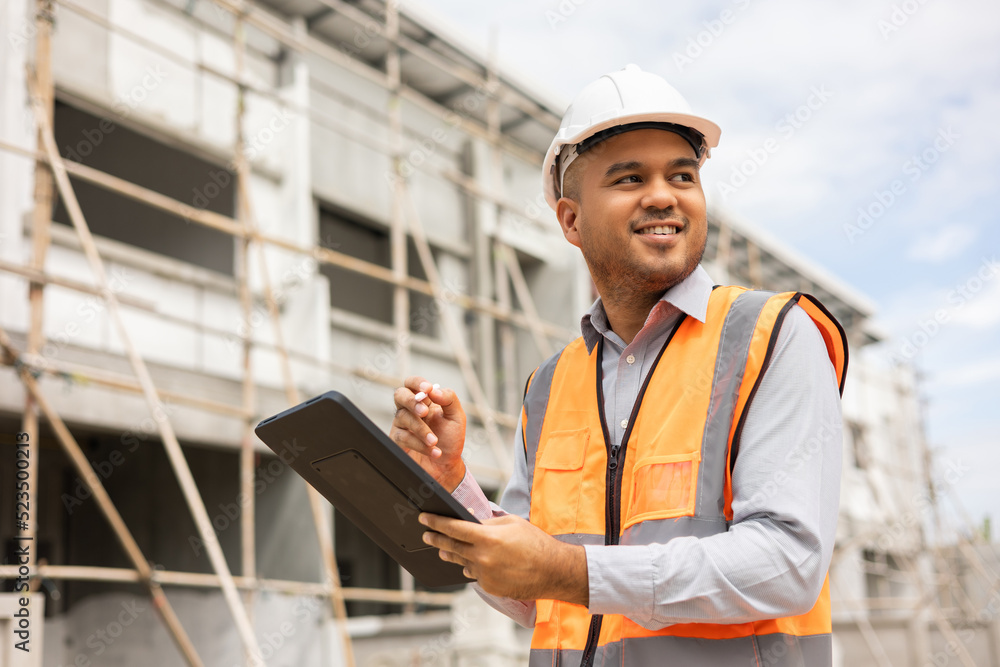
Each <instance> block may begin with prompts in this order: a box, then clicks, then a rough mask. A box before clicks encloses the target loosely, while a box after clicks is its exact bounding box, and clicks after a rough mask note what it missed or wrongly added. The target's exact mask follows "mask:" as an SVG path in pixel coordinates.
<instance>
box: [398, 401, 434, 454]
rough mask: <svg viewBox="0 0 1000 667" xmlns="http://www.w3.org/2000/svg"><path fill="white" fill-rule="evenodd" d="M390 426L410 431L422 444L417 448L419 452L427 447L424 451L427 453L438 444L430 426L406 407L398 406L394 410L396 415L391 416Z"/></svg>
mask: <svg viewBox="0 0 1000 667" xmlns="http://www.w3.org/2000/svg"><path fill="white" fill-rule="evenodd" d="M392 426H393V428H394V429H399V430H402V431H408V432H409V433H412V434H413V437H415V438H416V439H417V440H419V441H420V442H421V444H422V448H421V449H420V450H419V451H421V452H423V451H424V449H427V452H424V453H429V452H430V450H431V449H433V448H434V447H435V446H437V444H438V437H437V436H436V435H435V434H434V433H433V432H432V431H431V427H430V426H428V425H427V424H426V423H425V422H424V421H423V420H422V419H420V418H419V417H417V416H416V415H415V414H413V413H412V412H410V411H409V410H407V409H406V408H400V409H399V410H397V411H396V416H395V417H393V418H392ZM397 442H399V441H398V440H397ZM400 444H402V443H400Z"/></svg>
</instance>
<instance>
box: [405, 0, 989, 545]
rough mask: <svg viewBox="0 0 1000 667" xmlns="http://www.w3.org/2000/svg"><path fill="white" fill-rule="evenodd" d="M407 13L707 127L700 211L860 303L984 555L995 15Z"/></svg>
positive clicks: (832, 10) (624, 10)
mask: <svg viewBox="0 0 1000 667" xmlns="http://www.w3.org/2000/svg"><path fill="white" fill-rule="evenodd" d="M409 4H414V5H420V6H421V7H422V8H424V9H426V10H428V11H430V12H432V13H433V14H436V15H438V16H439V17H440V18H441V19H442V20H443V21H444V22H445V23H449V24H451V25H452V26H454V27H455V28H456V29H457V30H460V31H461V33H462V34H463V35H464V36H465V38H466V39H467V40H468V41H470V42H472V43H476V44H479V45H481V48H482V49H485V48H486V45H487V44H488V43H489V40H490V38H491V35H494V34H495V36H496V37H495V38H496V45H497V46H496V49H497V57H498V59H499V62H500V63H501V66H502V67H504V68H505V69H508V70H509V71H512V72H515V73H517V74H519V75H522V76H524V77H526V78H527V79H529V80H531V81H533V82H534V83H535V85H536V87H537V88H538V89H540V90H544V91H548V92H549V93H550V94H551V95H552V96H553V97H554V99H561V100H565V102H567V103H568V102H569V101H570V100H571V99H572V98H573V97H574V96H575V95H576V93H577V92H579V90H580V89H581V88H582V87H583V86H585V85H586V84H587V83H589V82H590V81H592V80H594V79H595V78H597V77H598V76H600V75H601V74H604V73H607V72H611V71H614V70H618V69H621V68H622V67H623V66H624V65H625V64H626V63H636V64H638V65H639V66H640V67H642V69H644V70H648V71H652V72H656V73H658V74H660V75H661V76H663V77H664V78H665V79H667V80H668V81H669V82H670V83H671V84H673V85H674V86H675V87H676V88H677V89H678V90H680V91H681V92H682V93H683V94H684V96H685V97H686V98H687V100H688V101H689V102H690V103H691V106H692V107H693V109H694V110H695V112H696V113H700V114H701V115H704V116H706V117H708V118H710V119H712V120H714V121H715V122H716V123H718V124H719V125H720V126H721V127H722V140H721V143H720V145H719V147H718V148H717V149H716V150H714V151H713V153H712V159H710V160H709V161H708V163H707V164H706V166H705V168H704V169H703V172H702V173H703V178H704V184H705V191H706V196H707V197H708V201H709V203H710V204H714V205H717V206H720V207H724V208H725V209H726V210H728V211H731V212H733V213H735V214H737V215H738V216H739V217H741V218H743V219H745V220H747V221H749V222H751V223H753V224H754V225H756V226H758V227H759V228H762V229H763V230H765V231H766V232H767V234H768V235H770V236H772V237H775V238H777V239H779V240H780V241H781V242H782V243H783V244H784V245H786V246H790V247H791V248H793V249H795V250H797V251H798V252H800V253H801V254H802V255H803V256H804V257H805V258H807V259H809V260H810V261H812V262H814V263H816V264H818V265H820V266H822V267H823V268H825V269H826V270H827V271H829V272H830V273H833V274H834V275H836V276H837V277H838V278H839V279H840V280H842V281H843V282H844V283H846V284H848V285H849V286H851V287H852V288H854V289H855V290H857V291H858V292H860V293H862V294H864V295H865V296H867V297H868V298H869V299H871V300H872V301H873V302H874V304H875V305H876V308H877V310H876V317H875V321H876V323H877V324H878V326H879V327H880V328H881V329H882V330H883V331H884V332H885V333H886V334H887V335H888V339H887V341H886V342H885V343H884V344H882V345H881V346H880V352H881V353H882V354H883V355H885V356H895V357H897V358H906V359H909V360H911V361H912V362H913V363H914V364H915V365H916V367H917V368H918V369H919V371H920V373H921V376H922V385H921V393H922V395H923V397H924V398H925V399H926V401H927V409H926V412H925V426H926V432H927V437H928V442H929V444H930V445H931V447H932V449H933V451H934V453H935V456H936V459H937V461H938V464H939V466H941V467H943V466H945V465H946V464H947V463H948V462H952V463H953V464H955V465H957V466H958V469H960V470H962V471H963V473H962V475H961V477H960V479H959V482H958V483H956V484H955V485H954V487H953V488H954V490H955V492H956V495H957V497H958V500H959V504H960V505H961V506H963V507H964V508H965V510H967V512H968V515H969V517H970V518H971V520H972V521H973V522H977V523H978V522H982V520H983V518H984V517H986V516H990V517H992V519H993V522H994V530H993V539H994V540H995V541H996V540H998V537H997V535H998V533H1000V530H997V529H996V522H997V521H998V520H1000V484H998V483H996V482H995V481H994V479H995V478H996V477H997V476H998V470H1000V224H997V222H998V217H1000V213H998V211H1000V188H998V186H997V184H998V183H1000V124H998V122H997V120H998V119H1000V48H998V46H997V45H998V44H1000V4H998V3H996V2H995V0H950V1H949V2H944V1H943V0H902V1H900V0H875V1H872V0H865V1H861V0H839V1H838V2H836V3H834V2H832V1H827V2H808V3H807V2H801V0H798V1H794V2H793V1H792V0H724V1H721V2H719V1H709V0H699V1H697V2H696V1H693V0H681V1H673V2H669V3H668V2H662V0H661V1H659V2H656V1H653V0H617V1H612V0H541V1H540V0H505V1H504V2H502V3H500V2H490V3H484V2H469V1H468V0H411V2H410V3H409ZM769 140H770V141H769ZM748 161H751V162H749V163H748ZM741 171H742V172H743V173H741ZM751 172H752V173H751ZM744 173H750V174H751V175H749V176H747V177H745V178H743V177H742V176H743V174H744ZM957 506H958V505H957V504H951V503H949V506H948V508H946V509H948V510H950V511H955V510H956V508H957Z"/></svg>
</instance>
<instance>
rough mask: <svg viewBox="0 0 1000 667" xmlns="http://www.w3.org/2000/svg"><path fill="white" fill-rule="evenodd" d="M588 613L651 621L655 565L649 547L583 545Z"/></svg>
mask: <svg viewBox="0 0 1000 667" xmlns="http://www.w3.org/2000/svg"><path fill="white" fill-rule="evenodd" d="M583 548H584V550H585V551H586V553H587V582H588V586H589V589H590V603H589V605H588V607H587V608H588V609H589V610H590V613H591V614H622V615H624V616H628V617H629V618H630V619H632V620H633V621H635V622H636V623H639V624H640V625H641V624H642V622H643V621H646V622H649V621H651V620H652V618H653V601H654V596H655V590H656V581H655V580H656V565H655V564H654V563H653V554H652V551H651V550H650V548H649V547H648V546H645V545H628V546H605V545H596V544H592V545H584V547H583Z"/></svg>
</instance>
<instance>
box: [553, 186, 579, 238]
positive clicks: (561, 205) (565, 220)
mask: <svg viewBox="0 0 1000 667" xmlns="http://www.w3.org/2000/svg"><path fill="white" fill-rule="evenodd" d="M556 217H557V218H558V219H559V226H560V227H562V231H563V236H565V237H566V240H567V241H569V242H570V243H572V244H573V245H575V246H576V247H577V248H579V247H580V230H579V229H578V228H577V224H578V223H579V221H580V203H579V202H577V201H575V200H573V199H570V198H569V197H560V198H559V201H557V202H556Z"/></svg>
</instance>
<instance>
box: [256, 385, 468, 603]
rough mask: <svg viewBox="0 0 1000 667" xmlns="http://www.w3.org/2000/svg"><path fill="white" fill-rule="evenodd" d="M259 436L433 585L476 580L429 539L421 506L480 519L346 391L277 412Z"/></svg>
mask: <svg viewBox="0 0 1000 667" xmlns="http://www.w3.org/2000/svg"><path fill="white" fill-rule="evenodd" d="M255 432H256V433H257V436H258V437H260V439H261V440H263V441H264V443H265V444H266V445H267V446H268V447H270V448H271V449H272V450H274V452H275V453H276V454H278V455H279V456H281V457H282V460H283V461H284V462H285V463H287V464H288V465H289V466H291V468H292V469H293V470H295V471H296V472H297V473H299V475H301V476H302V477H303V478H304V479H305V480H306V481H307V482H308V483H309V484H310V485H311V486H312V487H313V488H315V489H316V490H317V491H319V492H320V493H321V494H322V495H323V496H324V497H325V498H326V499H327V500H329V501H330V502H331V503H333V505H334V507H336V508H337V509H338V510H340V512H341V514H343V515H344V516H345V517H347V518H348V519H349V520H350V521H351V522H352V523H353V524H354V525H356V526H357V527H358V528H360V529H361V530H362V531H363V532H364V533H365V534H366V535H368V537H370V538H371V539H372V541H374V542H375V543H376V544H378V545H379V547H381V548H382V549H383V550H384V551H385V552H386V553H388V554H389V555H390V556H391V557H392V558H393V559H394V560H395V561H396V562H397V563H399V564H400V565H402V566H403V567H404V568H405V569H406V570H407V571H408V572H409V573H410V574H412V575H413V576H414V577H415V578H416V579H417V581H419V582H420V583H421V584H423V585H424V586H427V587H431V588H434V587H440V586H449V585H454V584H460V583H466V582H468V581H470V580H469V579H468V578H467V577H465V575H463V574H462V568H461V567H460V566H459V565H456V564H454V563H447V562H445V561H443V560H441V559H440V558H439V557H438V550H437V549H436V548H434V547H431V546H429V545H427V544H425V543H424V542H423V539H422V536H423V533H424V531H425V530H426V528H425V527H424V526H423V525H421V524H420V523H419V522H418V521H417V515H418V514H419V513H420V512H432V513H434V514H441V515H443V516H450V517H453V518H458V519H465V520H467V521H476V519H475V518H474V517H473V516H472V515H471V514H469V513H468V511H467V510H466V509H465V508H464V507H462V506H461V505H460V504H459V503H458V502H457V501H455V499H454V498H452V497H451V495H450V494H449V493H448V492H447V491H445V490H444V488H443V487H442V486H441V485H440V484H438V483H437V482H435V481H434V479H433V478H431V477H430V475H428V474H427V473H426V472H425V471H424V470H423V469H422V468H420V466H419V465H418V464H417V463H416V462H415V461H413V460H412V459H411V458H410V457H409V456H408V455H407V454H406V453H405V452H404V451H402V450H401V449H400V448H399V447H398V446H397V445H396V444H395V443H393V442H392V441H391V440H389V437H388V436H387V435H386V434H385V433H383V432H382V431H381V429H379V428H378V426H376V425H375V424H374V423H373V422H372V421H371V420H370V419H368V417H366V416H365V415H364V413H362V412H361V411H360V410H359V409H358V408H357V407H356V406H355V405H354V404H353V403H351V401H350V400H349V399H348V398H347V397H345V396H344V395H343V394H341V393H339V392H335V391H331V392H327V393H325V394H322V395H321V396H317V397H316V398H313V399H310V400H308V401H306V402H304V403H301V404H299V405H297V406H295V407H293V408H290V409H288V410H286V411H284V412H282V413H280V414H277V415H275V416H274V417H271V418H269V419H265V420H264V421H262V422H261V423H260V424H258V425H257V428H256V429H255Z"/></svg>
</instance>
